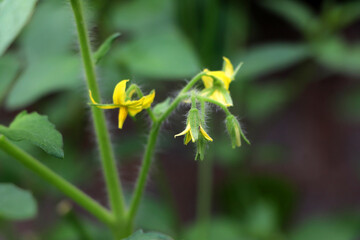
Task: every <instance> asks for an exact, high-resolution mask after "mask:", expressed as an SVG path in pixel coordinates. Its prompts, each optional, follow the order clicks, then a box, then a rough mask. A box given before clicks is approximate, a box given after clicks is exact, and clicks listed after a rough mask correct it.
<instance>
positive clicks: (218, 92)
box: [201, 57, 242, 106]
mask: <svg viewBox="0 0 360 240" xmlns="http://www.w3.org/2000/svg"><path fill="white" fill-rule="evenodd" d="M223 59H224V66H223V70H222V71H209V70H208V69H205V70H204V72H205V73H206V75H204V76H202V77H201V80H202V81H203V83H204V86H205V89H204V91H203V92H202V95H203V96H206V97H209V98H211V99H214V100H215V101H218V102H220V103H222V104H224V105H225V106H232V105H233V104H232V100H231V97H230V92H229V86H230V83H231V81H233V80H234V78H235V75H236V73H237V71H238V70H239V69H240V67H241V65H242V63H240V64H239V66H238V67H237V68H236V70H235V71H234V67H233V65H232V64H231V62H230V60H229V59H228V58H226V57H223Z"/></svg>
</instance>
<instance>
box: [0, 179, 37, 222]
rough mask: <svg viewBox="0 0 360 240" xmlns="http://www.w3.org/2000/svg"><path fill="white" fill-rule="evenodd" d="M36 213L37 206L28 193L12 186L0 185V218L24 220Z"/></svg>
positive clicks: (7, 184)
mask: <svg viewBox="0 0 360 240" xmlns="http://www.w3.org/2000/svg"><path fill="white" fill-rule="evenodd" d="M36 213H37V205H36V202H35V199H34V197H33V196H32V195H31V193H30V192H28V191H25V190H22V189H20V188H18V187H16V186H14V185H13V184H9V183H1V184H0V218H4V219H9V220H26V219H30V218H33V217H34V216H35V215H36Z"/></svg>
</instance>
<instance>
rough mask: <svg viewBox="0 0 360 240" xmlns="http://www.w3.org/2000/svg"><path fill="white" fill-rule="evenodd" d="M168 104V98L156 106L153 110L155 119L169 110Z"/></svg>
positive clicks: (169, 100) (169, 102)
mask: <svg viewBox="0 0 360 240" xmlns="http://www.w3.org/2000/svg"><path fill="white" fill-rule="evenodd" d="M170 104H171V99H170V98H167V99H165V100H164V101H162V102H161V103H158V104H156V105H155V107H154V108H153V113H154V115H155V117H160V116H161V115H163V114H164V113H165V111H166V110H167V109H168V108H169V106H170Z"/></svg>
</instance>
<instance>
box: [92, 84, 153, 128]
mask: <svg viewBox="0 0 360 240" xmlns="http://www.w3.org/2000/svg"><path fill="white" fill-rule="evenodd" d="M128 81H129V80H122V81H120V82H119V83H118V84H117V85H116V87H115V89H114V93H113V104H99V103H97V102H96V101H95V100H94V98H93V97H92V94H91V91H89V95H90V99H91V102H92V105H93V106H95V107H98V108H101V109H115V108H119V128H120V129H122V127H123V124H124V122H125V119H126V117H127V115H128V114H130V116H135V115H136V114H138V113H139V112H141V111H142V110H143V109H146V108H149V107H150V106H151V103H152V102H153V101H154V98H155V90H153V91H151V93H150V94H149V95H147V96H143V97H142V98H140V99H138V100H131V97H132V95H133V92H131V94H129V95H126V92H125V89H126V83H127V82H128Z"/></svg>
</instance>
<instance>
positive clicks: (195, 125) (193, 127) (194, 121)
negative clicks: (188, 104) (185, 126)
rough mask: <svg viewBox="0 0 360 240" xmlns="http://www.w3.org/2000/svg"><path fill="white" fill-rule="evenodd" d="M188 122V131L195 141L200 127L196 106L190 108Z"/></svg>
mask: <svg viewBox="0 0 360 240" xmlns="http://www.w3.org/2000/svg"><path fill="white" fill-rule="evenodd" d="M188 122H189V124H190V131H191V134H192V136H193V138H194V139H195V141H197V140H198V139H199V128H200V115H199V110H198V109H197V108H191V109H190V111H189V115H188Z"/></svg>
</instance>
